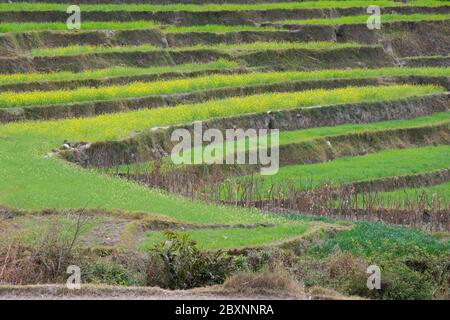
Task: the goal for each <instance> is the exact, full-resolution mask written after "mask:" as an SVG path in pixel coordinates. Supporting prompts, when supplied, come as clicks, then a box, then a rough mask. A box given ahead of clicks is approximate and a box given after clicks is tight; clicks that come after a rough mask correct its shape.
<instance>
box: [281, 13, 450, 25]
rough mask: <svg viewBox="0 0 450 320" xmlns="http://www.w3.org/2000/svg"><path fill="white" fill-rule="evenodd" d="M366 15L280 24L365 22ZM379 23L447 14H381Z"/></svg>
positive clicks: (443, 17)
mask: <svg viewBox="0 0 450 320" xmlns="http://www.w3.org/2000/svg"><path fill="white" fill-rule="evenodd" d="M367 19H368V16H367V15H366V16H348V17H338V18H326V19H305V20H281V21H279V23H282V24H298V25H340V24H366V23H367ZM380 19H381V23H388V22H400V21H441V20H449V19H450V15H449V14H420V13H417V14H382V15H381V16H380Z"/></svg>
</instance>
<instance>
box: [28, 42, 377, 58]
mask: <svg viewBox="0 0 450 320" xmlns="http://www.w3.org/2000/svg"><path fill="white" fill-rule="evenodd" d="M360 47H362V46H361V45H360V44H356V43H336V42H326V41H319V42H276V41H274V42H260V41H257V42H253V43H240V44H226V43H223V44H214V45H196V46H192V47H180V48H171V49H162V48H159V47H155V46H153V45H150V44H143V45H139V46H116V47H105V46H91V45H85V46H67V47H59V48H37V49H32V50H31V51H30V55H31V56H33V57H55V56H73V55H81V54H94V53H96V54H98V53H112V52H153V51H197V50H217V51H223V52H228V53H233V52H240V51H244V52H246V51H261V50H285V49H305V50H335V49H343V48H360ZM365 47H374V46H365Z"/></svg>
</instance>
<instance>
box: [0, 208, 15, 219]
mask: <svg viewBox="0 0 450 320" xmlns="http://www.w3.org/2000/svg"><path fill="white" fill-rule="evenodd" d="M0 216H1V217H2V218H3V220H10V219H12V218H14V215H13V213H12V212H10V211H9V210H6V209H1V208H0Z"/></svg>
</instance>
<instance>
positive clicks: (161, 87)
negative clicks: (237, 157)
mask: <svg viewBox="0 0 450 320" xmlns="http://www.w3.org/2000/svg"><path fill="white" fill-rule="evenodd" d="M233 66H236V65H235V64H233V63H229V62H227V61H218V62H216V63H211V64H210V65H208V64H206V65H201V64H198V65H197V67H193V66H192V65H188V66H185V67H184V70H202V67H204V68H205V69H206V68H213V69H214V68H217V69H219V68H222V67H233ZM174 68H176V67H173V68H172V67H170V68H169V67H166V68H161V67H160V68H155V69H151V68H149V69H138V68H129V69H128V68H118V69H117V68H112V69H105V70H99V71H87V72H84V73H80V74H76V73H67V72H64V73H52V74H50V75H49V77H48V79H52V80H53V79H59V80H65V81H69V80H74V79H88V78H94V79H98V78H100V77H105V76H109V77H111V76H118V75H119V74H120V75H129V76H131V75H138V74H145V73H148V72H151V71H154V72H155V71H156V72H158V71H167V70H173V69H174ZM179 70H180V71H181V70H183V67H181V68H180V69H179ZM387 76H450V68H380V69H354V70H323V71H314V72H266V73H264V72H253V73H248V74H231V75H224V74H212V75H208V76H199V77H193V78H186V79H175V80H166V81H154V82H132V83H130V84H127V85H114V86H103V87H98V88H95V87H80V88H77V89H74V90H53V91H29V92H14V91H6V92H2V93H0V108H15V107H28V106H45V105H51V104H69V103H75V102H88V101H112V100H119V99H128V98H137V97H145V96H153V95H169V94H179V93H188V92H196V91H202V90H211V89H221V88H236V87H246V86H254V85H262V84H274V83H285V82H286V83H287V82H292V81H317V80H332V79H362V78H375V77H387ZM45 77H46V75H45V74H31V75H30V76H29V77H28V76H27V74H13V75H0V84H5V83H21V82H20V81H24V80H25V81H30V80H31V81H42V80H43V79H44V78H45ZM264 96H270V95H264ZM291 96H292V94H287V97H291ZM277 97H278V96H277ZM279 97H282V96H279ZM272 101H274V102H275V101H276V100H275V99H272ZM288 105H289V104H288Z"/></svg>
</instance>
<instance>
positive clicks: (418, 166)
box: [243, 146, 450, 192]
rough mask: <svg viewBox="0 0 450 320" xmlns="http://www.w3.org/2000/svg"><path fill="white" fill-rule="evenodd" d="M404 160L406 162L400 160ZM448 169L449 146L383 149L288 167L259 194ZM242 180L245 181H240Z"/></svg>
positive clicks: (449, 159)
mask: <svg viewBox="0 0 450 320" xmlns="http://www.w3.org/2000/svg"><path fill="white" fill-rule="evenodd" d="M402 159H408V161H402ZM444 168H450V146H432V147H420V148H408V149H395V150H384V151H380V152H377V153H372V154H368V155H364V156H357V157H344V158H338V159H335V160H333V161H329V162H325V163H315V164H308V165H289V166H285V167H282V168H280V169H279V171H278V173H277V174H276V175H273V176H271V177H269V178H268V179H265V180H264V182H263V183H261V184H260V188H261V190H260V191H261V192H265V191H268V190H270V187H271V185H272V184H273V183H276V184H284V183H289V184H295V186H296V187H297V188H299V189H300V190H303V189H307V188H309V187H315V186H319V185H321V184H324V183H333V184H336V185H340V184H345V183H350V182H359V181H368V180H373V179H379V178H386V177H394V176H404V175H411V174H416V173H423V172H429V171H433V170H437V169H444ZM243 179H246V178H243Z"/></svg>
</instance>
